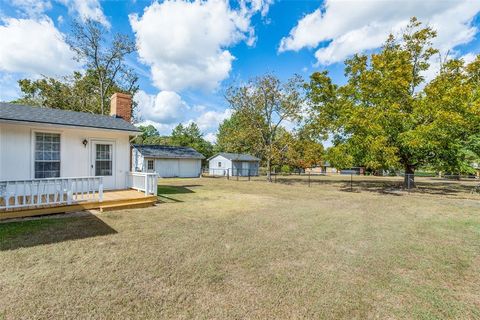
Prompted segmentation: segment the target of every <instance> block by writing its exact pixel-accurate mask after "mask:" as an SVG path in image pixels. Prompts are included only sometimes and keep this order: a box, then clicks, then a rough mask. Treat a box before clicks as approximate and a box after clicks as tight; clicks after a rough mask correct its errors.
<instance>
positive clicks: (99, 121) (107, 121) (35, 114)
mask: <svg viewBox="0 0 480 320" xmlns="http://www.w3.org/2000/svg"><path fill="white" fill-rule="evenodd" d="M2 120H6V121H21V122H27V123H42V124H56V125H64V126H72V127H87V128H99V129H110V130H120V131H129V132H139V131H140V130H139V129H138V128H137V127H135V126H134V125H133V124H131V123H130V122H127V121H125V120H123V119H122V118H116V117H112V116H106V115H99V114H92V113H87V112H77V111H70V110H61V109H51V108H42V107H32V106H25V105H19V104H12V103H4V102H0V121H2Z"/></svg>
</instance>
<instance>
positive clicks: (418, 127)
mask: <svg viewBox="0 0 480 320" xmlns="http://www.w3.org/2000/svg"><path fill="white" fill-rule="evenodd" d="M435 36H436V33H435V31H433V30H432V29H431V28H428V27H427V28H422V25H421V23H420V22H419V21H417V19H415V18H412V19H411V21H410V24H409V26H408V27H407V29H406V30H405V32H404V34H403V36H402V39H400V40H399V39H396V38H395V37H394V36H392V35H391V36H390V37H389V38H388V39H387V41H386V43H385V45H384V46H383V48H382V49H381V51H380V52H378V53H374V54H371V55H370V56H367V55H355V56H354V57H353V58H351V59H349V60H347V61H346V62H345V64H346V68H345V74H346V77H347V83H346V84H345V85H343V86H337V85H335V84H333V82H332V80H331V79H330V78H329V76H328V74H327V73H326V72H316V73H314V74H312V76H311V78H310V83H309V85H308V97H309V101H310V105H311V114H310V119H311V120H310V121H309V126H310V128H311V129H312V130H313V131H315V132H317V134H318V135H319V136H320V137H323V138H324V137H325V136H326V135H327V134H330V135H332V136H333V144H334V146H333V147H332V148H331V149H330V150H329V151H328V158H329V160H330V161H331V162H332V164H333V165H334V166H339V167H342V166H353V165H363V166H366V167H367V168H369V169H374V170H377V169H389V168H399V167H402V168H403V169H404V170H405V173H406V176H405V185H406V186H407V185H410V184H408V176H407V175H412V177H411V178H412V179H413V174H414V172H415V169H416V168H418V167H419V166H422V165H425V164H430V163H436V164H437V165H439V166H443V167H446V166H450V167H452V166H453V167H455V166H456V165H457V164H458V163H457V164H455V162H456V160H455V159H456V156H457V155H458V150H459V148H458V144H460V145H461V143H459V142H460V141H463V140H464V137H465V136H466V135H468V131H469V130H470V129H471V126H470V125H469V124H467V123H471V119H468V116H467V114H470V115H472V114H473V113H475V112H477V114H478V109H477V110H476V111H472V110H471V107H469V106H468V104H466V103H464V102H465V101H466V99H465V97H464V96H463V97H462V95H463V91H462V90H463V89H460V88H458V90H456V89H455V90H454V89H453V88H457V87H455V86H456V85H459V84H460V83H462V82H465V81H463V80H461V79H457V78H455V77H459V75H460V74H459V73H458V72H457V71H459V70H457V69H456V67H454V66H455V65H456V63H455V62H451V63H450V64H447V65H446V66H445V68H443V69H442V70H441V72H440V74H439V75H438V77H437V78H436V79H435V80H433V81H432V82H430V83H425V79H424V76H423V75H424V72H425V71H426V70H428V69H429V67H430V64H429V61H430V59H431V58H432V56H433V55H434V54H436V53H437V50H436V49H434V48H433V47H432V39H433V38H434V37H435ZM455 70H457V71H455ZM448 79H451V80H452V79H453V80H455V81H453V82H452V83H451V85H452V86H453V87H451V88H450V89H449V88H447V87H448V81H449V80H448ZM464 89H465V87H464ZM477 107H478V105H477ZM452 141H453V142H452Z"/></svg>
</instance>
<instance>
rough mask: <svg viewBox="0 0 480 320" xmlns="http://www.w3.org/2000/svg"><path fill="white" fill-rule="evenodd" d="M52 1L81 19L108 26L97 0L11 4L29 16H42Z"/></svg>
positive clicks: (25, 0) (31, 0) (15, 1)
mask: <svg viewBox="0 0 480 320" xmlns="http://www.w3.org/2000/svg"><path fill="white" fill-rule="evenodd" d="M52 1H55V2H58V3H61V4H63V5H64V6H66V7H67V8H68V10H69V12H70V13H74V14H77V15H78V16H79V17H80V19H81V20H82V21H85V20H86V19H92V20H95V21H98V22H100V23H102V24H103V25H105V26H107V27H110V23H109V22H108V20H107V18H106V17H105V14H104V13H103V10H102V7H101V5H100V2H99V1H98V0H51V1H50V0H12V2H11V4H12V6H14V7H16V8H18V9H19V10H20V11H21V12H23V13H25V14H26V15H27V17H29V18H39V17H44V14H45V11H47V10H50V9H51V8H52Z"/></svg>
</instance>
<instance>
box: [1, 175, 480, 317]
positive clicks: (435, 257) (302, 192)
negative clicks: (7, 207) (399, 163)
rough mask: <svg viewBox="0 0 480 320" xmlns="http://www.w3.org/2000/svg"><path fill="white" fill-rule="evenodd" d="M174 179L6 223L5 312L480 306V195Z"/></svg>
mask: <svg viewBox="0 0 480 320" xmlns="http://www.w3.org/2000/svg"><path fill="white" fill-rule="evenodd" d="M161 182H162V185H161V186H160V188H159V190H160V193H161V194H160V196H159V200H160V201H161V203H160V204H159V205H158V206H157V207H153V208H148V209H137V210H125V211H117V212H108V213H103V214H98V215H97V214H92V215H87V216H84V217H72V218H61V219H40V220H33V221H24V222H14V223H9V224H0V319H1V318H2V316H3V317H5V318H6V319H16V318H45V319H47V318H48V319H52V318H56V319H58V318H68V319H71V318H101V319H104V318H121V319H123V318H141V319H144V318H163V319H190V318H197V319H246V318H247V319H266V318H268V319H299V318H314V319H318V318H321V319H333V318H335V319H352V318H360V319H363V318H379V319H385V318H389V319H412V318H418V319H446V318H451V319H453V318H455V319H460V318H461V319H468V318H470V319H473V318H480V197H479V198H478V199H476V198H472V199H459V198H452V197H447V196H445V195H437V194H415V193H414V194H411V195H408V194H385V193H382V192H378V191H375V190H374V189H369V188H362V189H358V190H354V191H356V192H348V191H346V190H347V189H348V188H343V187H342V186H339V185H338V184H328V183H327V184H323V183H322V184H320V183H318V184H312V187H311V188H308V187H307V186H305V185H301V184H296V183H277V184H269V183H266V182H262V181H250V182H248V181H238V182H237V181H227V180H224V179H208V178H202V179H179V180H162V181H161Z"/></svg>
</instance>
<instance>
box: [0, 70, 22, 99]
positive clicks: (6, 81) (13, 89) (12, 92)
mask: <svg viewBox="0 0 480 320" xmlns="http://www.w3.org/2000/svg"><path fill="white" fill-rule="evenodd" d="M17 81H18V79H17V78H16V77H14V76H13V75H12V74H10V73H4V74H1V73H0V88H1V90H0V101H12V100H14V99H16V98H18V96H19V95H20V89H19V87H18V85H17Z"/></svg>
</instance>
